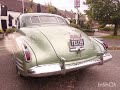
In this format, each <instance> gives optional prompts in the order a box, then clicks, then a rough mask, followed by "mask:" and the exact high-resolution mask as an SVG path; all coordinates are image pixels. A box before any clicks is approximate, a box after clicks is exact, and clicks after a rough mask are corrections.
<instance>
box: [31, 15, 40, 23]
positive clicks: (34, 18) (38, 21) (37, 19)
mask: <svg viewBox="0 0 120 90" xmlns="http://www.w3.org/2000/svg"><path fill="white" fill-rule="evenodd" d="M31 21H32V23H40V20H39V17H38V16H34V17H31Z"/></svg>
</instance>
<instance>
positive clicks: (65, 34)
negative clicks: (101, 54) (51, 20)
mask: <svg viewBox="0 0 120 90" xmlns="http://www.w3.org/2000/svg"><path fill="white" fill-rule="evenodd" d="M48 28H49V30H48ZM36 30H38V31H40V32H41V33H42V34H44V35H45V37H46V38H47V39H48V40H49V42H50V43H51V45H52V47H53V49H54V50H55V52H56V53H57V55H58V56H59V58H64V59H65V61H66V62H69V61H74V60H80V59H86V58H89V57H92V56H95V55H96V54H97V52H96V51H95V48H94V46H93V43H92V41H91V40H90V38H89V37H88V36H87V35H86V34H84V33H83V32H82V31H80V30H77V29H75V28H72V27H69V26H64V25H60V26H47V27H45V26H41V27H38V28H36ZM74 37H76V38H77V39H78V38H80V39H81V41H82V40H83V41H84V42H83V43H81V42H80V44H81V47H78V48H79V49H76V50H74V49H72V47H71V46H70V45H71V42H70V40H72V39H75V38H74ZM77 39H75V40H77ZM77 42H79V41H77ZM75 43H76V42H74V44H75ZM76 44H77V43H76ZM82 44H83V45H82ZM74 46H75V45H74ZM76 48H77V47H76ZM38 63H39V61H38Z"/></svg>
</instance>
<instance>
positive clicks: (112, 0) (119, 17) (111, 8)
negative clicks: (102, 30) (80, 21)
mask: <svg viewBox="0 0 120 90" xmlns="http://www.w3.org/2000/svg"><path fill="white" fill-rule="evenodd" d="M85 4H86V5H88V7H89V10H87V11H86V13H87V15H88V16H89V17H91V18H92V19H93V20H95V21H98V22H99V23H102V24H113V25H114V26H115V27H114V33H113V35H117V34H118V33H117V31H118V29H119V26H120V0H86V3H85Z"/></svg>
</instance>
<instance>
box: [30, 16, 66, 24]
mask: <svg viewBox="0 0 120 90" xmlns="http://www.w3.org/2000/svg"><path fill="white" fill-rule="evenodd" d="M31 22H32V23H33V24H66V22H65V20H64V19H62V18H60V17H55V16H33V17H31Z"/></svg>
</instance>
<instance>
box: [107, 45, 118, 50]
mask: <svg viewBox="0 0 120 90" xmlns="http://www.w3.org/2000/svg"><path fill="white" fill-rule="evenodd" d="M108 50H120V46H110V47H108Z"/></svg>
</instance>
